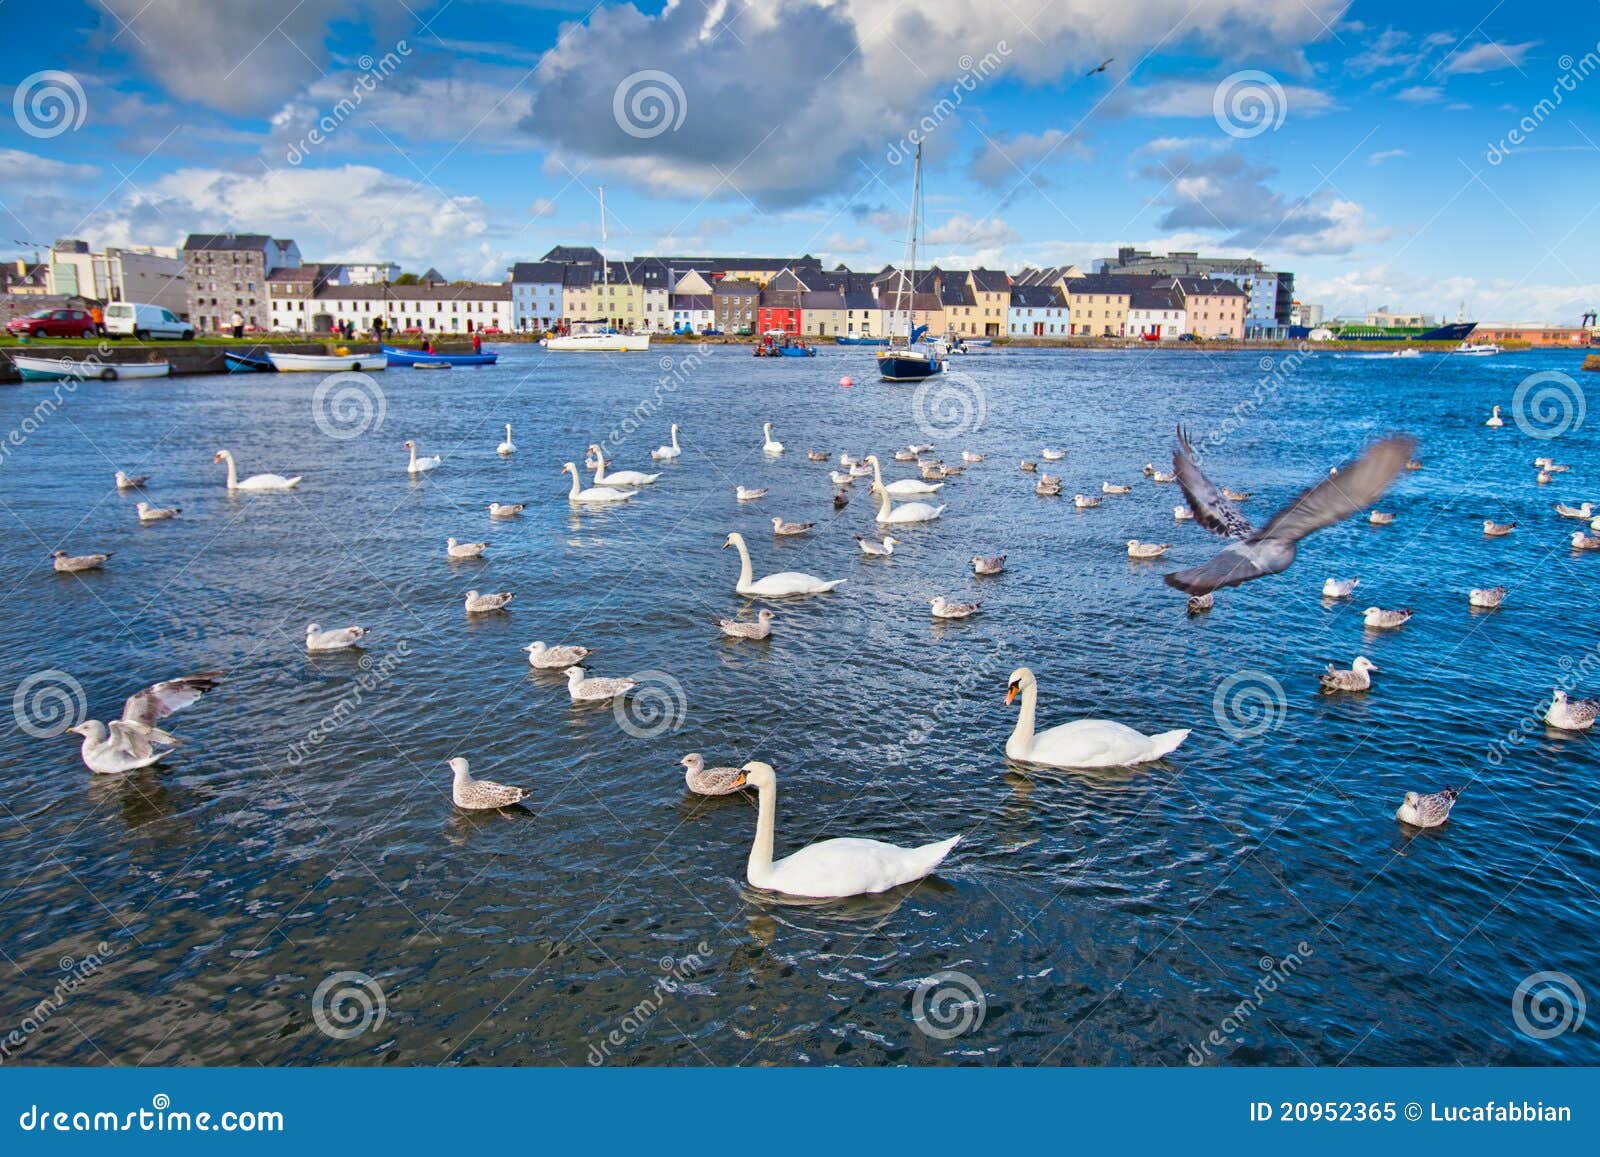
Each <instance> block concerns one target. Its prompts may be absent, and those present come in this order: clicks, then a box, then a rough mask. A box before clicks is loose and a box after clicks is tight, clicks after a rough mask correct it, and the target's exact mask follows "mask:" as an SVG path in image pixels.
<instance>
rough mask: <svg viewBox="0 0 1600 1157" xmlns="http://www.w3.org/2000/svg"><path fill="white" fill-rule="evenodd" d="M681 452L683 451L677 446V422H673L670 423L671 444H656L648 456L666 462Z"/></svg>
mask: <svg viewBox="0 0 1600 1157" xmlns="http://www.w3.org/2000/svg"><path fill="white" fill-rule="evenodd" d="M682 453H683V451H682V450H680V449H679V448H678V424H677V423H676V422H674V423H673V424H672V445H670V446H658V447H657V448H656V449H654V450H652V451H650V457H652V458H654V459H655V460H656V461H657V462H668V461H671V460H672V459H673V458H676V457H677V456H678V455H679V454H682Z"/></svg>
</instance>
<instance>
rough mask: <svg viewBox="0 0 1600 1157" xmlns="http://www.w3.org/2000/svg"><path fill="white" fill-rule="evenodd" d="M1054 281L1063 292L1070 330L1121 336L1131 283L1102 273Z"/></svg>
mask: <svg viewBox="0 0 1600 1157" xmlns="http://www.w3.org/2000/svg"><path fill="white" fill-rule="evenodd" d="M1057 284H1059V285H1060V287H1061V291H1062V292H1063V293H1065V294H1066V295H1067V311H1068V316H1069V317H1070V318H1071V319H1072V332H1073V334H1075V335H1077V336H1079V337H1124V336H1126V334H1127V332H1128V306H1129V304H1130V302H1131V300H1132V295H1133V287H1132V286H1131V285H1129V284H1128V283H1127V282H1126V281H1124V280H1123V279H1122V278H1120V277H1110V276H1107V275H1105V274H1093V275H1090V276H1083V275H1079V276H1077V277H1062V278H1061V279H1060V281H1059V282H1057Z"/></svg>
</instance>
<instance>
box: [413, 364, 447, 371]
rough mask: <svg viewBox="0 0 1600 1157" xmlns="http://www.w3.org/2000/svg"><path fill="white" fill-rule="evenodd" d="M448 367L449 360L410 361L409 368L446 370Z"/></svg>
mask: <svg viewBox="0 0 1600 1157" xmlns="http://www.w3.org/2000/svg"><path fill="white" fill-rule="evenodd" d="M450 367H451V363H450V362H412V363H411V368H412V369H414V370H448V369H449V368H450Z"/></svg>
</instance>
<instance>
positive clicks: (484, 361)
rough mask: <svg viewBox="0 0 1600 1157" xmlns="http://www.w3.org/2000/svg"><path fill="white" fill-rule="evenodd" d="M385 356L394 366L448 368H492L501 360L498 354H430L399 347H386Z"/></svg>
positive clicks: (384, 348)
mask: <svg viewBox="0 0 1600 1157" xmlns="http://www.w3.org/2000/svg"><path fill="white" fill-rule="evenodd" d="M383 354H384V356H385V357H386V358H388V359H389V364H390V365H392V366H413V367H414V366H418V365H422V364H424V363H429V366H430V368H432V364H434V363H438V364H443V365H447V366H492V365H494V364H495V362H497V361H499V360H500V355H499V354H497V353H479V354H430V353H424V352H423V351H422V350H408V349H401V348H400V347H399V346H390V345H386V346H384V347H383Z"/></svg>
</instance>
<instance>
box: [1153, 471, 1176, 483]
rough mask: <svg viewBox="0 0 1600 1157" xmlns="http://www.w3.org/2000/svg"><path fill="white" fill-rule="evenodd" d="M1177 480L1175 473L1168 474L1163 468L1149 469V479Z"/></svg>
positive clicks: (1159, 480) (1156, 480)
mask: <svg viewBox="0 0 1600 1157" xmlns="http://www.w3.org/2000/svg"><path fill="white" fill-rule="evenodd" d="M1177 480H1178V476H1177V475H1176V474H1168V473H1167V472H1166V471H1164V470H1152V471H1150V481H1152V482H1176V481H1177Z"/></svg>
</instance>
